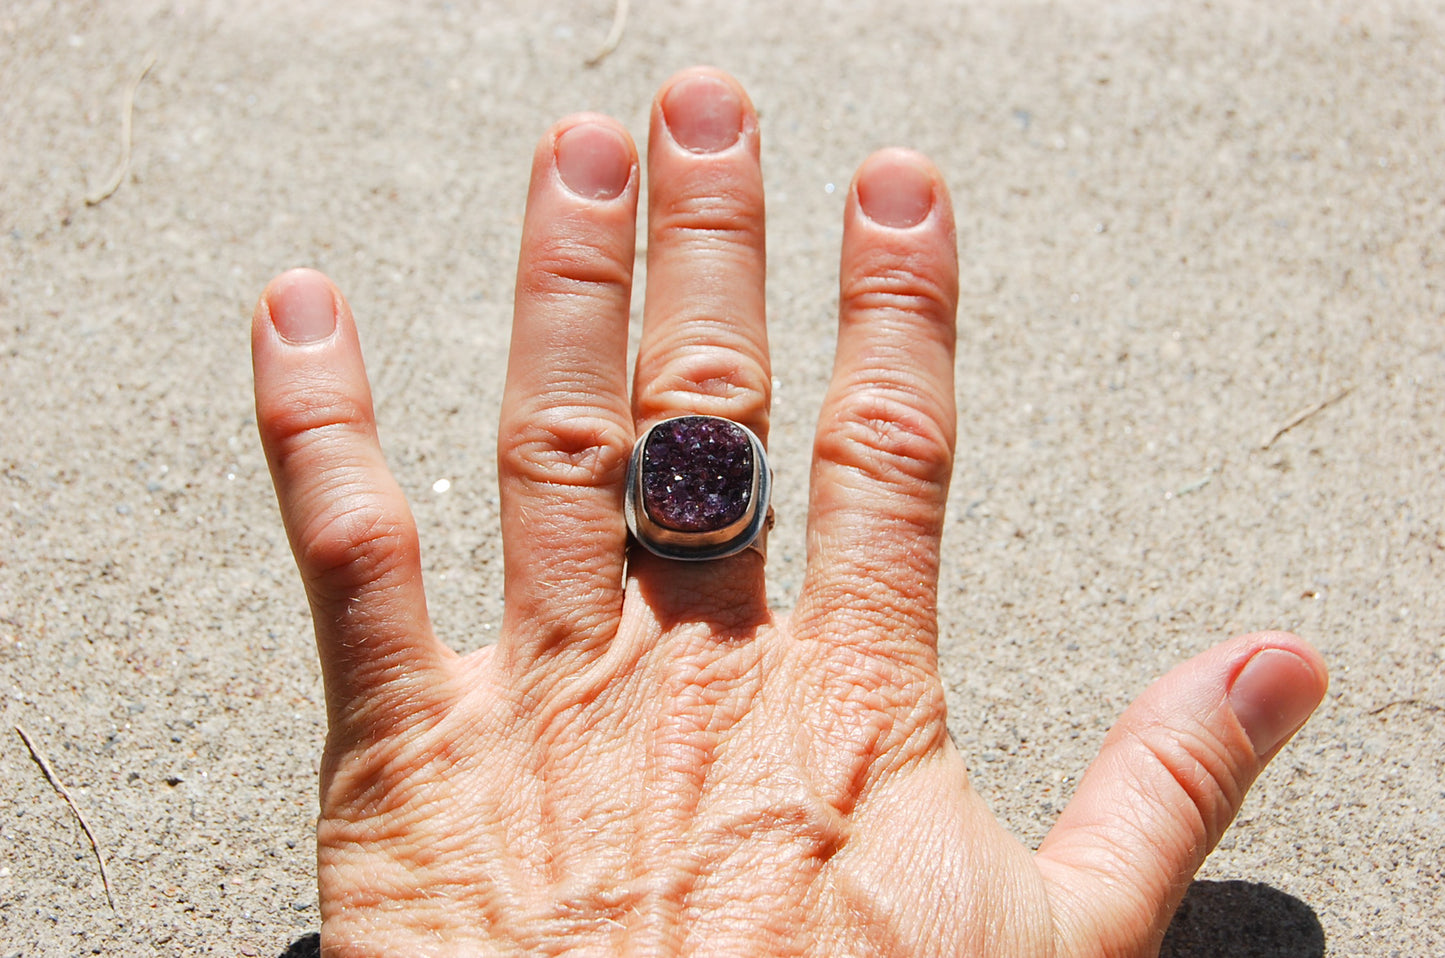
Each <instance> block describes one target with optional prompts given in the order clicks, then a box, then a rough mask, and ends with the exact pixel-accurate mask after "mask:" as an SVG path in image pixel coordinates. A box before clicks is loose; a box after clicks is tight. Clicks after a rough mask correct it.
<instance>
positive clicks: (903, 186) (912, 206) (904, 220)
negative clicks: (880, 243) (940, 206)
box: [858, 156, 933, 229]
mask: <svg viewBox="0 0 1445 958" xmlns="http://www.w3.org/2000/svg"><path fill="white" fill-rule="evenodd" d="M858 206H859V207H860V208H861V209H862V210H863V215H864V216H867V217H868V218H869V219H870V220H872V221H873V222H875V223H878V224H880V225H882V226H890V227H892V228H894V229H908V228H909V227H910V226H917V225H918V224H919V223H922V222H923V220H924V218H925V217H927V216H928V211H929V210H931V209H933V177H932V176H930V175H929V173H928V171H927V170H925V169H923V168H922V167H920V166H919V165H918V163H917V162H916V161H914V160H911V159H909V158H908V157H906V156H884V157H879V158H877V159H874V160H873V161H871V162H869V163H867V164H866V165H865V166H864V169H863V172H862V173H861V174H860V175H859V177H858Z"/></svg>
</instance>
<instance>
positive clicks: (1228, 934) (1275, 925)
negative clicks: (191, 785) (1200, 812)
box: [279, 881, 1325, 958]
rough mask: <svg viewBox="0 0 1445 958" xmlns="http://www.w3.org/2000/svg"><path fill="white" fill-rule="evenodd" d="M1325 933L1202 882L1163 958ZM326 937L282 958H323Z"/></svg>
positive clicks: (1255, 893)
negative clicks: (323, 945)
mask: <svg viewBox="0 0 1445 958" xmlns="http://www.w3.org/2000/svg"><path fill="white" fill-rule="evenodd" d="M1324 953H1325V932H1324V929H1323V928H1321V927H1320V920H1319V918H1317V917H1316V916H1315V913H1314V911H1312V910H1311V909H1310V906H1309V905H1306V904H1305V903H1304V902H1302V901H1300V900H1299V899H1298V898H1295V897H1293V896H1291V895H1286V894H1285V893H1284V892H1282V891H1279V890H1278V889H1275V888H1271V887H1270V886H1268V885H1261V884H1258V883H1256V882H1247V881H1197V882H1195V883H1194V884H1192V885H1190V886H1189V893H1188V894H1186V895H1185V896H1184V901H1183V903H1181V904H1180V906H1179V911H1177V912H1176V913H1175V915H1174V921H1173V923H1172V924H1170V926H1169V930H1168V931H1167V932H1166V933H1165V935H1164V945H1163V947H1162V948H1160V949H1159V958H1226V956H1227V958H1324ZM320 955H321V936H320V935H317V934H310V935H307V936H305V937H304V938H298V939H296V940H295V941H293V942H292V943H291V947H290V948H287V949H286V950H285V951H284V952H282V953H281V955H280V956H279V958H320Z"/></svg>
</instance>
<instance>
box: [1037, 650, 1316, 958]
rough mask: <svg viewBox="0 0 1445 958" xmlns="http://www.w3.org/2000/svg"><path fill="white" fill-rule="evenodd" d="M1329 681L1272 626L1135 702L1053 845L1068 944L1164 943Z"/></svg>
mask: <svg viewBox="0 0 1445 958" xmlns="http://www.w3.org/2000/svg"><path fill="white" fill-rule="evenodd" d="M1328 681H1329V680H1328V677H1327V675H1326V672H1325V664H1324V661H1323V660H1322V659H1321V658H1320V655H1319V653H1318V652H1316V651H1315V650H1314V649H1313V648H1311V647H1310V646H1309V644H1308V643H1306V642H1305V641H1304V640H1303V639H1300V638H1298V637H1296V636H1293V635H1289V634H1287V633H1283V632H1270V633H1260V634H1257V635H1247V636H1244V637H1242V638H1238V639H1234V640H1233V641H1230V642H1226V643H1224V644H1222V645H1219V646H1216V647H1215V648H1213V649H1211V650H1209V651H1208V652H1205V653H1204V654H1203V655H1200V656H1198V657H1197V658H1194V659H1191V660H1190V661H1188V662H1186V663H1184V664H1183V665H1181V666H1179V667H1178V668H1176V669H1174V670H1173V671H1172V672H1170V673H1169V674H1168V675H1166V676H1165V677H1164V678H1162V679H1160V680H1159V681H1158V682H1156V683H1154V685H1152V686H1150V687H1149V689H1148V690H1147V691H1145V693H1144V694H1143V695H1142V696H1140V697H1139V699H1138V700H1137V701H1135V703H1134V704H1133V705H1131V706H1130V707H1129V709H1128V710H1127V711H1126V712H1125V713H1124V715H1123V717H1121V718H1120V719H1119V721H1118V723H1117V724H1116V725H1115V726H1114V727H1113V729H1111V730H1110V732H1109V734H1108V736H1107V737H1106V738H1105V740H1104V745H1103V748H1102V749H1101V750H1100V752H1099V757H1098V758H1097V759H1095V761H1094V763H1093V765H1092V766H1090V768H1089V771H1088V772H1087V773H1086V774H1085V775H1084V778H1083V780H1082V781H1081V782H1080V783H1079V789H1078V792H1077V794H1075V796H1074V799H1073V801H1071V802H1070V803H1069V806H1068V808H1066V809H1065V810H1064V813H1063V815H1062V816H1061V817H1060V819H1059V821H1058V823H1057V824H1056V825H1055V826H1054V828H1053V830H1052V831H1051V832H1049V835H1048V837H1047V838H1045V840H1044V843H1043V845H1041V846H1040V848H1039V852H1038V856H1037V863H1038V866H1039V869H1040V871H1041V872H1042V873H1043V875H1044V879H1045V881H1046V882H1047V884H1048V885H1049V890H1050V898H1051V901H1052V906H1053V908H1054V915H1055V919H1056V923H1057V924H1056V927H1057V929H1058V935H1059V941H1060V943H1061V945H1062V947H1061V948H1060V952H1061V953H1063V954H1070V955H1135V954H1151V955H1152V954H1155V953H1156V952H1157V950H1158V947H1159V943H1160V941H1161V939H1162V938H1163V935H1164V931H1165V929H1166V928H1167V927H1168V925H1169V919H1170V917H1171V916H1172V915H1173V913H1174V909H1175V908H1177V907H1178V905H1179V901H1180V899H1181V898H1182V897H1183V895H1184V892H1185V890H1186V889H1187V888H1188V887H1189V882H1190V880H1191V879H1192V878H1193V877H1194V873H1195V871H1197V870H1198V868H1199V866H1200V865H1201V864H1202V863H1203V862H1204V856H1206V855H1207V854H1209V852H1210V850H1211V849H1213V848H1214V846H1215V844H1216V843H1217V842H1218V841H1219V838H1220V836H1221V835H1222V834H1224V830H1225V829H1226V828H1228V827H1229V823H1230V822H1231V821H1232V820H1233V819H1234V815H1235V813H1236V812H1238V811H1239V806H1240V804H1241V803H1242V802H1243V801H1244V795H1245V793H1246V792H1247V791H1248V790H1249V786H1250V785H1251V784H1253V782H1254V779H1255V777H1256V776H1257V775H1258V774H1259V773H1260V771H1261V770H1262V769H1263V768H1264V766H1265V765H1266V764H1268V762H1269V760H1270V759H1272V758H1273V757H1274V756H1275V755H1276V754H1277V753H1278V752H1279V750H1280V748H1281V747H1283V745H1284V743H1285V742H1286V741H1288V740H1289V738H1290V736H1292V735H1293V734H1294V733H1295V731H1296V730H1298V729H1299V727H1300V726H1301V725H1303V724H1304V722H1305V719H1307V718H1308V717H1309V715H1310V713H1311V712H1313V711H1314V709H1315V706H1317V705H1318V704H1319V702H1320V700H1321V699H1322V698H1323V697H1324V694H1325V688H1326V686H1327V684H1328Z"/></svg>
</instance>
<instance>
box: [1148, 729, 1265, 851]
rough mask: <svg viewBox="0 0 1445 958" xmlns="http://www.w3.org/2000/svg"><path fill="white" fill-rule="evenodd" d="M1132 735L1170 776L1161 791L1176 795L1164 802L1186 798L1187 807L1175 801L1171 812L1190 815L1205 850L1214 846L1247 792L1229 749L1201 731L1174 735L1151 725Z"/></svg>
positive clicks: (1186, 731)
mask: <svg viewBox="0 0 1445 958" xmlns="http://www.w3.org/2000/svg"><path fill="white" fill-rule="evenodd" d="M1132 734H1133V738H1134V740H1135V742H1136V743H1137V744H1138V745H1139V746H1140V747H1141V748H1143V749H1145V750H1147V752H1148V753H1149V754H1150V755H1151V756H1152V758H1153V759H1154V761H1155V762H1157V763H1158V766H1159V767H1161V768H1162V769H1163V770H1164V771H1165V772H1166V773H1167V776H1168V777H1167V779H1163V780H1161V787H1162V788H1164V789H1167V790H1170V791H1173V792H1175V793H1176V796H1160V797H1161V798H1165V799H1169V798H1174V797H1177V795H1179V794H1182V795H1183V796H1184V797H1186V798H1187V799H1188V801H1187V802H1183V803H1181V802H1178V801H1171V802H1169V806H1170V807H1173V808H1176V809H1178V810H1179V811H1180V812H1181V813H1187V812H1189V811H1192V812H1193V813H1194V815H1195V816H1196V817H1194V818H1192V819H1191V820H1190V821H1189V823H1188V824H1190V825H1191V826H1193V827H1194V828H1195V829H1196V831H1197V836H1198V840H1199V842H1200V844H1201V846H1208V845H1212V844H1213V843H1214V842H1215V841H1216V840H1218V838H1219V836H1220V835H1222V834H1223V833H1224V830H1225V828H1227V827H1228V826H1229V823H1230V821H1231V820H1232V819H1233V818H1234V812H1235V809H1237V808H1238V807H1239V804H1240V802H1242V801H1243V799H1244V791H1245V788H1246V787H1247V785H1246V783H1245V782H1243V781H1242V780H1241V779H1240V777H1239V775H1238V773H1237V770H1236V769H1235V766H1234V763H1233V762H1232V761H1230V750H1229V748H1228V747H1227V746H1226V745H1225V743H1223V742H1222V741H1220V740H1219V738H1218V737H1217V736H1215V735H1213V734H1212V733H1211V732H1210V731H1209V730H1208V729H1206V728H1203V727H1199V728H1194V729H1177V728H1176V729H1170V728H1168V727H1167V726H1166V725H1164V724H1162V723H1150V725H1149V726H1148V727H1146V728H1144V729H1142V730H1139V731H1135V732H1133V733H1132Z"/></svg>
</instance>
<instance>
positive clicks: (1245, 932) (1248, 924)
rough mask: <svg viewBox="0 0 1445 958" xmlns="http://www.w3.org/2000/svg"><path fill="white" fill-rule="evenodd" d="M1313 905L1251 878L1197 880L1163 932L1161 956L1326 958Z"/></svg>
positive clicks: (1318, 921) (1174, 957) (1321, 931)
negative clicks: (1243, 879)
mask: <svg viewBox="0 0 1445 958" xmlns="http://www.w3.org/2000/svg"><path fill="white" fill-rule="evenodd" d="M1324 953H1325V931H1324V929H1323V928H1322V927H1320V920H1319V918H1318V916H1316V915H1315V913H1314V911H1313V910H1312V909H1311V908H1310V906H1309V905H1306V904H1305V903H1304V902H1302V901H1300V900H1299V899H1298V898H1295V897H1294V896H1292V895H1286V894H1285V893H1284V892H1282V891H1280V890H1279V889H1277V888H1271V887H1270V886H1268V885H1265V884H1261V883H1259V882H1248V881H1197V882H1194V883H1193V884H1192V885H1190V886H1189V891H1188V893H1186V894H1185V896H1184V901H1183V902H1182V903H1181V904H1180V905H1179V910H1178V911H1177V912H1175V913H1174V921H1173V922H1171V923H1170V925H1169V930H1168V931H1166V932H1165V933H1164V944H1163V945H1162V946H1161V947H1160V949H1159V958H1225V956H1228V958H1324Z"/></svg>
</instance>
